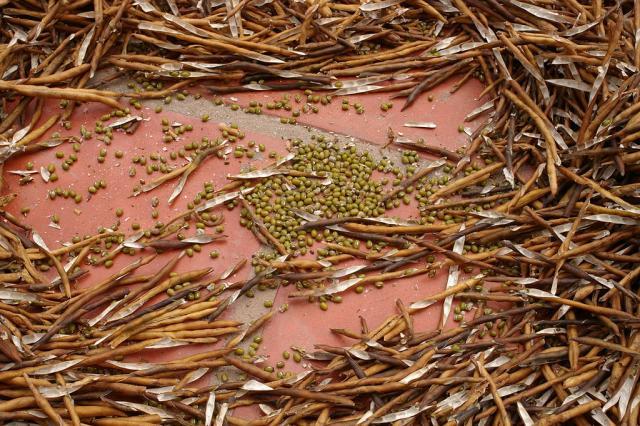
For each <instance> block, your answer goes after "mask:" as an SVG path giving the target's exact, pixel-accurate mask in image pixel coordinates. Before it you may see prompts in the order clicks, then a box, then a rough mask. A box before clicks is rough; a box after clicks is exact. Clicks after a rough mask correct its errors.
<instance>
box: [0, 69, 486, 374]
mask: <svg viewBox="0 0 640 426" xmlns="http://www.w3.org/2000/svg"><path fill="white" fill-rule="evenodd" d="M449 87H450V85H443V86H441V87H439V88H436V90H434V91H432V95H433V97H434V100H433V102H429V101H428V100H427V96H426V95H425V96H422V97H420V99H419V100H418V101H417V102H416V103H415V104H414V105H413V106H412V107H411V108H409V109H408V110H406V111H405V112H401V111H400V108H401V106H402V103H403V101H402V100H395V101H393V102H394V107H393V109H392V110H390V111H388V112H386V113H384V112H382V111H381V110H380V108H379V105H380V103H381V102H383V101H387V100H388V95H387V94H365V95H357V96H349V97H348V98H349V99H350V101H351V102H352V103H353V102H361V103H363V104H364V106H365V110H366V113H365V114H364V115H357V114H356V113H355V111H353V109H352V110H350V111H349V112H347V113H345V112H343V111H342V110H341V109H340V105H341V100H340V99H339V98H337V99H334V101H333V102H332V103H331V104H330V105H327V106H326V107H322V106H321V107H320V112H319V113H318V114H308V115H304V114H303V115H301V117H300V118H299V119H298V122H299V123H303V124H307V125H310V126H314V127H318V128H322V129H326V130H329V131H333V132H337V133H344V134H348V135H351V136H354V137H357V138H361V139H364V140H367V141H371V142H372V143H375V144H376V145H381V144H384V143H386V140H387V139H386V134H387V129H388V128H389V127H391V128H393V129H394V131H396V132H401V133H403V134H404V135H405V136H407V137H409V138H412V139H416V138H418V137H424V138H425V140H426V141H427V143H430V144H435V145H438V146H445V147H448V148H449V149H455V148H456V147H459V146H461V145H463V144H464V143H465V142H466V141H467V139H468V137H467V136H466V135H464V134H461V133H459V132H458V126H459V125H460V124H462V122H463V118H464V116H465V115H466V114H467V113H468V112H469V111H471V110H472V109H474V108H476V107H477V106H478V105H480V104H481V103H482V102H481V101H479V100H478V99H476V97H477V96H478V94H479V92H480V90H481V86H480V85H479V83H477V82H470V83H469V84H467V85H465V86H463V88H462V89H460V90H459V91H458V92H456V93H455V94H449ZM289 93H291V94H292V96H293V94H296V93H301V92H300V91H291V92H289ZM279 96H280V95H279V94H276V93H272V92H269V93H264V92H257V94H256V93H250V94H246V93H241V94H237V95H229V96H224V98H225V99H226V100H230V99H231V98H232V97H233V98H234V99H237V100H238V102H239V103H240V104H243V105H244V104H247V103H248V102H249V99H257V100H261V99H263V100H262V102H264V103H266V102H267V101H268V100H272V99H274V98H277V97H279ZM206 97H207V98H212V96H210V95H207V96H206ZM185 102H187V101H185ZM55 108H57V107H56V106H55V105H53V106H51V110H53V109H55ZM105 112H107V109H106V108H105V107H103V106H100V105H95V104H90V105H82V106H80V107H79V108H78V109H77V111H76V112H75V114H74V116H73V118H72V121H73V129H72V130H71V131H66V130H64V129H62V128H55V129H53V130H55V131H59V132H60V133H61V134H62V135H63V136H64V135H75V136H78V135H79V129H80V126H81V125H83V124H84V125H85V126H86V127H87V129H90V130H92V129H93V127H94V123H95V121H96V120H97V119H98V118H99V117H100V116H101V115H102V114H104V113H105ZM203 112H207V111H203ZM263 112H264V113H265V114H266V113H269V111H267V110H266V108H263ZM134 113H137V114H141V115H142V116H143V117H144V121H143V122H142V124H141V125H140V127H139V128H138V130H137V131H136V132H135V133H134V134H133V135H125V134H124V133H122V132H120V131H114V139H113V141H112V143H111V145H110V146H105V145H104V143H102V142H100V141H98V140H97V139H96V135H94V137H93V138H92V139H90V140H86V141H84V142H82V149H81V152H80V153H79V154H78V158H79V160H78V162H77V163H76V164H75V165H73V166H72V167H71V170H70V171H68V172H64V171H62V169H61V167H60V165H61V163H62V161H63V160H58V159H56V158H55V152H57V151H63V152H64V153H65V158H66V156H67V155H68V154H70V153H71V152H72V148H71V144H66V143H65V144H63V145H61V146H59V147H57V148H53V149H50V150H47V151H42V152H39V153H36V154H33V155H29V156H28V157H27V156H21V157H18V158H16V159H12V160H11V161H9V162H7V164H5V167H4V170H5V179H6V183H5V186H4V190H3V191H4V193H10V192H15V193H17V194H18V197H17V199H16V200H15V201H14V202H13V203H12V204H11V205H10V206H9V208H8V210H9V211H11V212H12V213H13V214H15V215H19V212H20V208H21V207H24V206H28V207H30V208H31V212H30V213H29V214H28V215H27V216H26V217H25V218H23V219H24V221H25V222H27V223H29V224H30V225H32V226H33V227H34V228H35V229H36V230H37V231H38V233H39V234H40V235H42V237H43V238H44V240H45V241H46V243H47V244H48V245H49V247H51V248H55V247H59V246H60V245H61V244H62V243H64V242H66V241H70V240H71V238H72V237H73V236H74V235H85V234H94V233H95V232H96V231H97V229H98V228H99V227H100V226H105V227H109V226H111V225H113V224H114V223H116V222H117V220H118V218H116V216H115V213H114V212H115V209H116V208H122V209H124V212H125V213H124V215H123V217H122V218H120V222H121V226H120V230H122V231H124V232H126V233H128V234H130V233H132V231H131V224H132V223H134V222H137V223H140V224H141V225H142V226H143V228H144V227H147V226H149V225H151V224H153V223H154V222H155V221H156V220H155V219H153V218H152V217H151V211H152V207H151V199H152V197H158V198H159V200H160V206H159V207H158V210H159V213H160V216H159V218H158V219H157V220H160V221H168V220H169V219H170V218H172V217H173V216H175V215H176V214H178V213H179V212H182V211H184V210H185V209H186V204H187V202H188V201H189V200H190V199H191V198H192V197H193V194H195V193H196V192H197V191H200V190H202V185H203V182H206V181H210V182H213V184H214V186H215V188H216V189H217V188H220V187H222V186H223V185H224V184H225V183H228V180H227V179H226V176H227V174H230V173H231V174H233V173H238V172H240V171H241V170H242V169H243V168H246V166H247V165H249V164H250V165H253V166H256V167H257V168H261V167H264V166H265V165H266V164H268V163H269V162H270V160H269V159H268V158H266V155H261V154H258V155H257V156H256V158H255V159H253V160H249V159H247V158H243V159H241V160H240V161H238V160H237V159H235V158H233V156H232V155H230V158H229V161H228V164H226V163H225V162H224V161H223V160H220V159H218V158H215V157H210V158H209V159H208V160H206V161H205V162H204V163H203V164H202V166H201V167H199V168H198V169H197V171H196V172H194V173H193V174H192V175H191V176H190V178H189V180H188V183H187V185H186V186H185V188H184V190H183V192H182V195H181V196H180V197H179V198H178V199H177V200H176V201H175V202H174V203H173V204H172V205H168V204H167V199H168V197H169V195H170V194H171V192H172V190H173V187H174V185H175V183H176V181H172V182H170V183H167V184H164V185H162V186H160V187H158V188H156V189H154V190H153V191H151V192H149V193H146V194H142V195H140V196H138V197H132V196H131V192H132V188H133V186H134V185H135V184H136V183H138V180H139V179H145V180H146V181H147V182H148V181H150V180H151V179H153V178H155V177H158V176H161V174H160V173H155V174H154V175H153V176H152V177H149V176H147V174H146V172H145V170H144V167H141V166H136V169H137V175H136V177H133V178H132V177H129V175H128V170H129V167H130V166H131V165H132V163H131V158H132V157H133V156H135V155H139V154H146V155H147V156H148V154H150V153H152V152H158V153H160V154H161V155H164V156H166V157H167V158H168V154H169V152H170V151H171V150H174V149H175V150H177V149H178V148H179V147H182V145H183V142H186V141H191V140H199V139H200V138H201V137H202V136H207V137H210V138H215V137H218V136H219V131H218V123H219V121H220V120H219V119H218V117H216V116H215V115H211V119H210V121H209V122H207V123H202V122H201V120H200V117H199V116H194V115H193V114H192V115H185V114H181V113H175V112H168V111H167V112H163V113H161V114H156V113H154V112H153V108H152V107H151V108H146V107H145V108H143V110H142V111H139V112H136V111H134ZM44 115H45V116H46V115H47V114H44ZM240 117H242V115H241V116H240ZM161 118H167V119H169V121H171V122H173V121H178V122H181V123H182V124H189V123H190V124H192V125H193V127H194V130H193V132H189V133H186V134H185V135H184V137H183V138H182V141H180V142H173V143H169V144H166V143H163V142H162V132H161V124H160V119H161ZM407 121H432V122H435V123H436V124H437V125H438V128H437V129H435V130H426V129H411V128H405V127H403V124H404V123H405V122H407ZM238 124H239V125H240V128H241V129H243V123H242V119H241V118H240V119H239V120H238ZM474 124H475V123H470V124H467V125H469V126H470V127H473V125H474ZM53 130H52V131H53ZM256 130H258V131H256ZM260 130H261V129H254V130H248V129H245V132H246V137H245V139H244V141H243V144H244V142H246V141H249V140H255V141H256V142H257V143H264V144H265V145H266V147H267V149H266V153H268V152H269V151H277V152H279V153H281V154H282V153H285V152H286V144H285V142H284V141H283V140H282V138H286V137H287V135H286V134H282V135H279V136H280V138H278V137H274V136H273V135H272V134H270V133H269V132H268V131H267V130H268V129H267V128H265V129H264V131H260ZM50 134H51V132H49V134H48V135H47V136H45V139H46V138H48V137H50ZM101 148H106V149H107V151H108V154H107V157H106V161H105V162H104V163H103V164H99V163H98V162H97V157H98V152H99V151H100V149H101ZM372 148H373V147H372ZM377 148H378V147H376V149H377ZM117 150H122V151H124V153H125V154H124V157H123V158H122V159H117V158H115V155H114V154H115V152H116V151H117ZM266 153H264V154H266ZM425 158H426V157H425ZM27 161H33V162H34V163H35V166H36V170H38V169H39V168H40V166H46V165H47V164H49V163H54V164H56V165H57V173H58V175H59V177H60V179H59V180H58V181H57V182H55V183H45V182H43V180H42V179H41V178H40V176H39V175H35V176H34V180H35V182H33V183H31V184H29V185H27V186H19V185H18V178H17V177H16V176H15V175H11V174H8V173H7V172H8V171H11V170H23V169H25V164H26V163H27ZM168 162H169V163H170V164H173V163H176V164H178V165H182V164H184V160H181V159H180V158H178V160H177V161H175V162H173V161H171V160H170V159H169V160H168ZM100 179H102V180H105V181H106V182H107V188H106V189H102V190H100V191H99V192H98V193H97V194H95V195H93V196H91V199H90V200H87V198H88V196H89V193H88V191H87V188H88V186H89V185H91V183H92V182H94V181H96V180H100ZM55 187H62V188H74V189H75V190H76V191H77V192H79V193H81V194H82V195H83V197H84V200H83V202H82V203H80V204H75V203H74V202H73V201H72V200H70V199H66V200H65V199H62V198H61V197H58V198H56V200H54V201H51V200H49V199H48V198H47V191H48V190H50V189H53V188H55ZM218 212H220V213H222V214H223V215H224V217H225V230H224V234H225V235H227V238H226V239H225V240H223V241H218V242H214V243H211V244H208V245H205V246H203V250H202V252H201V253H199V254H198V253H196V255H195V256H194V257H193V258H188V257H184V258H183V259H182V260H181V261H180V263H179V264H178V268H177V269H178V270H180V271H186V270H193V269H197V268H204V267H210V268H212V269H213V272H212V274H211V275H214V274H218V273H221V272H222V271H224V270H225V269H227V268H228V267H229V266H230V265H232V264H234V263H236V262H237V261H238V260H240V259H243V258H246V259H248V260H250V257H251V256H252V255H253V254H254V253H255V252H256V251H257V250H258V248H259V245H258V243H257V242H256V240H255V237H254V236H253V235H252V234H251V232H250V231H248V230H246V229H245V228H242V227H240V226H239V223H238V221H239V209H235V210H234V211H228V210H227V209H226V207H220V208H219V209H218ZM416 213H417V211H416V210H415V206H410V207H402V208H400V209H397V210H396V211H393V212H390V214H393V215H397V216H402V217H407V218H408V217H415V216H416ZM53 214H57V215H58V216H60V227H61V229H55V228H53V227H50V226H49V222H50V216H51V215H53ZM208 232H213V230H209V231H208ZM193 233H194V228H193V227H192V228H191V229H190V230H188V231H186V232H185V234H186V235H193ZM213 249H217V250H219V251H220V253H221V256H220V257H219V258H218V259H216V260H211V259H210V258H209V256H208V253H209V251H210V250H213ZM143 254H148V252H147V251H145V252H144V253H143ZM176 254H177V253H175V252H174V253H166V254H163V255H161V256H159V257H158V259H156V261H154V262H153V263H152V264H151V265H147V266H146V267H144V268H141V269H140V271H139V272H140V273H149V272H152V271H154V270H157V269H158V268H159V267H160V266H161V265H162V264H164V262H165V261H166V260H167V259H169V258H170V257H171V256H175V255H176ZM138 257H139V255H136V256H135V257H129V256H126V255H120V256H118V257H117V259H116V262H115V264H114V266H113V268H111V270H107V269H105V268H104V267H97V268H93V267H88V269H89V271H90V273H89V274H88V276H87V277H84V278H82V279H81V280H80V282H79V283H78V284H77V285H78V286H86V285H89V284H90V283H93V282H96V281H98V280H99V279H101V278H103V277H105V276H108V275H109V274H111V273H113V272H114V271H116V270H117V269H119V268H121V267H123V266H125V265H127V264H128V263H130V262H131V261H132V260H133V259H135V258H138ZM353 263H356V264H357V263H358V261H354V262H353ZM250 272H251V271H250V267H249V266H245V267H244V268H242V269H241V270H240V271H238V272H237V273H236V274H235V275H234V276H233V277H230V278H229V281H231V282H233V281H237V280H243V279H247V278H249V276H250ZM445 277H446V271H442V272H441V273H440V274H439V275H438V276H437V277H435V278H433V279H430V278H427V276H426V275H423V276H418V277H415V278H411V279H403V280H396V281H393V282H389V283H386V284H385V286H384V288H383V289H376V288H374V287H373V286H369V287H367V288H366V291H365V292H364V294H362V295H358V294H356V293H355V292H353V291H347V292H346V293H345V294H344V301H343V303H342V304H333V303H329V310H328V311H327V312H324V311H321V310H320V309H319V307H318V304H317V303H316V304H310V303H308V302H307V301H306V300H305V299H302V300H299V299H296V300H292V299H289V298H288V293H289V292H290V291H292V290H293V289H295V287H294V286H287V287H281V288H279V289H278V291H277V295H276V296H275V300H274V307H273V309H277V308H278V307H280V306H281V305H282V304H284V303H288V305H289V309H288V310H287V311H286V312H284V313H276V315H275V316H274V317H273V319H272V320H271V321H270V322H269V323H268V324H267V326H266V327H265V328H264V329H263V331H262V333H261V334H262V336H263V338H264V343H263V344H262V346H261V348H260V351H259V354H262V355H266V356H269V357H270V360H269V361H268V362H267V364H269V365H275V363H276V362H277V361H279V360H281V359H282V358H281V353H282V352H283V351H284V350H290V347H291V346H298V347H301V348H305V349H307V350H311V351H312V350H313V344H314V343H325V344H330V345H349V344H351V343H353V342H352V341H349V340H346V339H343V338H339V337H336V335H334V334H332V333H331V332H330V328H347V329H350V330H354V331H358V330H359V329H360V320H359V316H363V317H364V318H365V319H366V321H367V323H368V324H369V326H370V327H371V328H375V327H376V326H377V325H378V324H379V323H380V322H381V321H383V320H384V319H385V318H386V317H388V316H389V315H391V314H393V313H394V312H395V301H396V299H401V300H403V301H404V303H405V304H406V305H409V304H410V303H411V302H412V301H415V300H418V299H422V298H424V297H426V296H428V295H430V294H434V293H436V292H438V291H440V290H442V288H443V287H444V281H445ZM247 309H252V310H257V311H258V312H257V313H256V312H254V313H253V314H254V315H253V317H254V318H255V317H257V316H259V315H261V314H263V313H264V312H266V311H267V308H264V307H262V305H259V306H257V307H256V306H255V303H253V304H252V303H251V301H250V300H248V299H246V298H241V299H240V300H239V301H238V302H236V304H234V305H233V306H232V307H231V308H230V309H229V310H228V312H227V313H225V317H226V318H230V317H231V318H236V317H238V315H240V314H241V313H242V311H244V310H247ZM439 317H440V307H439V306H432V307H430V308H429V309H425V310H424V311H423V312H421V313H420V314H418V315H416V329H418V330H427V329H432V328H434V327H436V326H437V323H438V322H439ZM449 322H450V323H451V321H449ZM208 347H209V346H207V345H194V346H191V347H180V348H175V349H172V350H165V351H148V353H145V354H144V356H141V357H138V358H139V359H147V360H161V359H168V358H174V357H178V356H185V355H187V354H190V353H193V352H198V351H201V350H205V348H208ZM301 368H303V367H302V366H301V365H299V364H295V363H294V362H293V361H291V360H290V361H288V362H287V366H286V367H285V370H286V371H296V370H300V369H301Z"/></svg>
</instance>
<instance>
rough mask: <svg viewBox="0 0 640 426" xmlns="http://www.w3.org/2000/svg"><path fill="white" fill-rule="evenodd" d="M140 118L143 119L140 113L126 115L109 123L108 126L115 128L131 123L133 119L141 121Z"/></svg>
mask: <svg viewBox="0 0 640 426" xmlns="http://www.w3.org/2000/svg"><path fill="white" fill-rule="evenodd" d="M140 120H142V117H140V116H139V115H128V116H126V117H122V118H119V119H117V120H115V121H113V122H111V123H109V124H107V127H110V128H112V129H115V128H118V127H121V126H124V125H125V124H127V123H131V122H132V121H140Z"/></svg>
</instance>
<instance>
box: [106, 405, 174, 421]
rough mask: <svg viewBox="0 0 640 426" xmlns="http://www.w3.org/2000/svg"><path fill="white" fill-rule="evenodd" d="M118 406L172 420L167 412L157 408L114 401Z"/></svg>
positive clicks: (171, 416)
mask: <svg viewBox="0 0 640 426" xmlns="http://www.w3.org/2000/svg"><path fill="white" fill-rule="evenodd" d="M116 403H117V404H118V405H122V406H124V407H127V408H130V409H131V410H134V411H140V412H141V413H145V414H149V415H156V416H160V418H161V419H164V420H171V419H173V418H174V416H173V415H171V414H170V413H169V412H168V411H165V410H163V409H162V408H159V407H152V406H150V405H146V404H138V403H137V402H129V401H116Z"/></svg>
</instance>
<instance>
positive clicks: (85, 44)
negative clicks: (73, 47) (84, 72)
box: [75, 25, 96, 66]
mask: <svg viewBox="0 0 640 426" xmlns="http://www.w3.org/2000/svg"><path fill="white" fill-rule="evenodd" d="M95 31H96V26H95V25H94V26H92V27H91V29H90V30H89V32H88V33H87V35H85V36H84V38H83V39H82V43H80V49H78V57H77V58H76V62H75V65H76V66H80V65H82V63H83V62H84V57H85V56H86V55H87V49H89V45H90V44H91V40H93V34H94V33H95Z"/></svg>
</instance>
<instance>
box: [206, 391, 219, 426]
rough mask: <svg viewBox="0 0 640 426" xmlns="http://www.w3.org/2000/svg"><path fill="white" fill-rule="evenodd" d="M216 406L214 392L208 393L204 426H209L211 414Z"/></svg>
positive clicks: (211, 418) (211, 419)
mask: <svg viewBox="0 0 640 426" xmlns="http://www.w3.org/2000/svg"><path fill="white" fill-rule="evenodd" d="M215 406H216V393H215V392H214V391H211V392H209V398H207V406H206V408H205V410H204V426H211V422H212V421H213V412H214V410H215Z"/></svg>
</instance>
